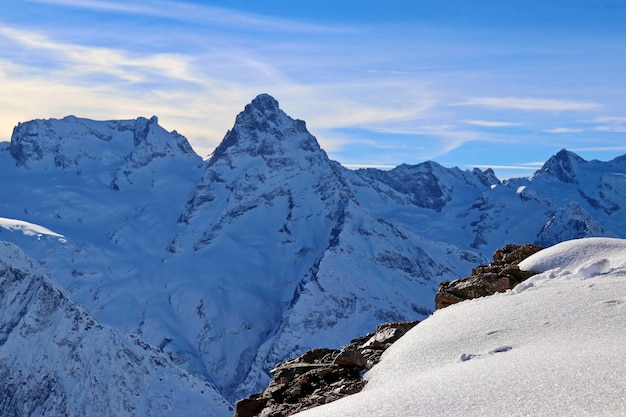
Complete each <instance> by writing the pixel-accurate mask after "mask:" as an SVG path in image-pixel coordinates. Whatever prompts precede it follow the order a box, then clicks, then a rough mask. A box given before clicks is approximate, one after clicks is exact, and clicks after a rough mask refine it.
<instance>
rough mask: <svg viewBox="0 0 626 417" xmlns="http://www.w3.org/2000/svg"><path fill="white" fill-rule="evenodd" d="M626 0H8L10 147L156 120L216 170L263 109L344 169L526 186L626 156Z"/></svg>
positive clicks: (1, 73) (0, 124)
mask: <svg viewBox="0 0 626 417" xmlns="http://www.w3.org/2000/svg"><path fill="white" fill-rule="evenodd" d="M625 21H626V0H619V1H618V0H585V1H583V0H543V1H537V0H525V1H521V0H520V1H511V0H500V1H486V0H475V1H471V2H470V1H461V0H452V1H443V0H439V1H419V0H413V1H394V0H391V1H384V2H383V1H373V0H361V1H356V0H349V1H348V0H343V1H342V0H334V1H327V0H317V1H309V0H302V1H293V0H292V1H286V0H274V1H270V0H266V1H264V0H257V1H252V0H248V1H246V0H231V1H198V0H195V1H191V0H190V1H160V0H156V1H133V0H96V1H86V0H82V1H81V0H0V85H1V86H2V90H3V91H2V94H0V114H2V117H1V118H0V140H9V138H10V135H11V131H12V128H13V126H15V125H16V124H17V123H18V122H20V121H26V120H30V119H34V118H50V117H63V116H66V115H69V114H73V115H76V116H79V117H88V118H93V119H98V120H107V119H117V118H123V119H131V118H136V117H138V116H146V117H150V116H152V115H157V116H159V121H160V123H161V124H162V125H163V126H164V127H165V128H167V129H169V130H174V129H175V130H177V131H178V132H180V133H182V134H184V135H185V136H187V138H188V139H189V141H190V142H191V144H192V145H193V147H194V148H195V149H196V151H197V152H198V153H199V154H200V155H202V156H207V155H208V154H209V153H210V152H211V151H212V149H213V148H214V147H215V146H216V145H217V144H218V143H219V142H220V141H221V139H222V138H223V137H224V135H225V133H226V131H227V130H228V129H229V128H230V127H232V124H233V122H234V118H235V115H236V114H237V113H238V112H239V111H241V110H242V109H243V107H244V106H245V104H247V103H248V102H250V101H251V100H252V99H253V98H254V97H255V96H256V95H257V94H259V93H269V94H271V95H273V96H274V97H275V98H276V99H277V100H278V101H279V102H280V103H281V107H282V108H283V110H285V111H286V112H287V113H288V114H289V115H290V116H292V117H294V118H299V119H303V120H305V121H306V122H307V126H308V128H309V130H310V131H311V133H313V134H314V135H315V136H316V137H317V138H318V140H319V142H320V144H321V145H322V147H323V148H324V149H325V150H326V151H327V152H328V154H329V156H330V157H331V158H332V159H335V160H337V161H339V162H341V163H342V164H344V165H346V166H349V167H355V166H378V167H392V166H395V165H399V164H400V163H409V164H415V163H419V162H423V161H426V160H435V161H437V162H439V163H441V164H443V165H445V166H458V167H460V168H463V169H469V168H472V167H475V166H476V167H481V168H486V167H493V168H494V169H495V171H496V174H497V175H498V176H499V177H500V178H507V177H511V176H521V175H524V176H525V175H530V174H532V172H534V170H536V169H537V168H539V167H540V166H541V164H542V163H543V162H545V160H546V159H547V158H549V157H550V156H551V155H553V154H554V153H556V152H558V151H559V150H560V149H561V148H567V149H570V150H572V151H574V152H576V153H578V154H579V155H581V156H582V157H583V158H585V159H600V160H610V159H612V158H614V157H616V156H618V155H622V154H624V153H626V141H625V140H624V138H626V77H625V74H626V24H624V22H625Z"/></svg>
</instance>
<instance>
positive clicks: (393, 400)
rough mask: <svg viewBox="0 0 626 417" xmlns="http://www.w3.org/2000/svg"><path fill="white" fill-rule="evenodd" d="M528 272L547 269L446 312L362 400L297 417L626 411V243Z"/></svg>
mask: <svg viewBox="0 0 626 417" xmlns="http://www.w3.org/2000/svg"><path fill="white" fill-rule="evenodd" d="M520 267H521V268H522V269H526V270H532V271H537V272H541V273H540V274H539V275H536V276H534V277H532V278H531V279H530V280H528V281H525V282H523V283H522V284H520V285H519V286H518V287H516V288H515V289H513V290H512V291H509V292H507V293H503V294H497V295H494V296H491V297H486V298H481V299H475V300H470V301H464V302H462V303H460V304H456V305H453V306H451V307H448V308H445V309H443V310H438V311H437V312H435V314H433V315H432V316H431V317H429V318H428V319H427V320H425V321H423V322H421V323H420V324H419V325H417V326H416V327H415V328H414V329H413V330H411V331H410V332H409V333H407V335H405V336H404V338H402V339H401V340H400V341H398V342H397V343H396V344H394V345H393V346H392V347H391V348H390V349H389V350H388V351H387V352H386V353H385V354H384V356H383V360H382V361H381V362H380V364H379V365H377V366H375V367H374V368H373V369H372V370H371V371H370V372H369V373H368V374H367V379H368V381H369V382H368V384H367V386H366V387H365V389H364V390H363V392H362V393H360V394H356V395H354V396H351V397H348V398H346V399H343V400H340V401H337V402H335V403H332V404H329V405H326V406H322V407H319V408H316V409H312V410H310V411H307V412H303V413H301V414H298V416H302V417H326V416H355V417H357V416H358V417H360V416H389V417H391V416H398V417H399V416H402V417H405V416H416V417H417V416H429V417H431V416H477V417H478V416H615V417H617V416H623V415H624V412H625V410H626V361H625V359H624V358H626V343H625V342H626V339H625V335H626V320H624V318H626V241H625V240H620V239H606V238H589V239H580V240H573V241H567V242H564V243H561V244H558V245H556V246H553V247H550V248H548V249H545V250H543V251H541V252H539V253H537V254H535V255H533V256H531V257H530V258H528V259H526V260H525V261H523V262H522V263H521V264H520Z"/></svg>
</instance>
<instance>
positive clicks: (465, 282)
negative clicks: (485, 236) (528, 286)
mask: <svg viewBox="0 0 626 417" xmlns="http://www.w3.org/2000/svg"><path fill="white" fill-rule="evenodd" d="M541 249H542V248H541V247H539V246H535V245H531V244H525V245H513V244H509V245H506V246H505V247H503V248H502V249H498V250H497V251H496V252H495V253H494V254H493V262H491V263H490V264H489V265H480V266H477V267H476V268H474V269H473V270H472V275H471V276H469V277H466V278H462V279H458V280H455V281H451V282H450V281H444V282H442V283H441V284H440V285H439V289H438V290H437V293H436V294H435V308H436V309H440V308H444V307H447V306H449V305H451V304H455V303H458V302H460V301H463V300H469V299H472V298H478V297H485V296H487V295H492V294H495V293H496V292H504V291H506V290H510V289H512V288H513V287H515V286H516V285H517V284H519V283H520V282H522V281H524V280H526V279H528V278H530V277H531V276H533V275H534V274H535V273H534V272H530V271H522V270H520V269H519V267H518V266H517V264H519V263H520V262H521V261H523V260H524V259H526V258H528V257H529V256H530V255H532V254H534V253H537V252H539V251H540V250H541Z"/></svg>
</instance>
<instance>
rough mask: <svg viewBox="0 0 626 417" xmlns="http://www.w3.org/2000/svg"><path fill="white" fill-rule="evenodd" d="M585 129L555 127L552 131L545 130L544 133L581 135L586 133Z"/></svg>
mask: <svg viewBox="0 0 626 417" xmlns="http://www.w3.org/2000/svg"><path fill="white" fill-rule="evenodd" d="M584 131H585V129H580V128H575V127H555V128H552V129H543V130H542V132H546V133H556V134H559V133H580V132H584Z"/></svg>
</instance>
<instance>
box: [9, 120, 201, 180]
mask: <svg viewBox="0 0 626 417" xmlns="http://www.w3.org/2000/svg"><path fill="white" fill-rule="evenodd" d="M9 151H10V153H11V156H12V157H13V158H14V159H15V161H16V165H17V166H18V167H21V166H23V167H27V168H40V169H54V168H58V169H63V170H68V169H77V170H80V171H81V172H82V171H84V170H85V169H87V170H89V167H90V166H91V165H93V166H94V169H95V170H97V171H102V170H103V169H106V168H113V169H116V168H118V167H120V166H121V165H124V164H126V163H127V162H128V161H130V162H131V163H132V165H133V166H134V167H137V166H145V165H147V164H148V163H149V162H150V161H152V160H153V159H155V158H156V157H165V156H174V157H180V156H187V157H189V156H190V157H193V158H199V157H198V156H197V155H196V154H195V153H194V151H193V150H192V148H191V145H189V142H187V139H185V138H184V137H183V136H181V135H179V134H178V133H176V132H171V133H170V132H167V131H166V130H165V129H163V128H162V127H161V126H159V124H158V119H157V118H156V116H153V117H152V118H150V119H146V118H143V117H139V118H138V119H136V120H117V121H95V120H89V119H82V118H78V117H75V116H67V117H64V118H63V119H47V120H40V119H38V120H32V121H29V122H25V123H20V124H18V125H17V126H16V127H15V129H14V130H13V135H12V136H11V144H10V147H9Z"/></svg>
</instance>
